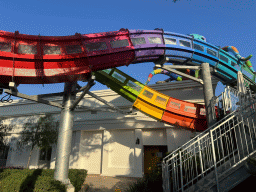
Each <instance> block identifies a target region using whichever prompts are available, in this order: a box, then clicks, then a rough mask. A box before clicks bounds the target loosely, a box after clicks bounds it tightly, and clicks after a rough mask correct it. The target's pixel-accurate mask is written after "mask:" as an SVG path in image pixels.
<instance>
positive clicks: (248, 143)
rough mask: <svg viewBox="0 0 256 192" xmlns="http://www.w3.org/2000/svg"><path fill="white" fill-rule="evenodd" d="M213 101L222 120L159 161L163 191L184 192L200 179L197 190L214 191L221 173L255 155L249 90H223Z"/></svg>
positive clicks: (254, 103) (254, 118) (255, 119)
mask: <svg viewBox="0 0 256 192" xmlns="http://www.w3.org/2000/svg"><path fill="white" fill-rule="evenodd" d="M236 97H237V98H236ZM215 99H216V100H215V101H216V102H217V105H218V106H219V107H220V108H219V110H222V111H223V117H222V119H221V120H219V121H218V122H217V123H215V124H214V125H213V126H211V127H209V128H208V129H207V130H205V131H204V132H202V133H200V134H199V135H197V136H196V137H194V138H193V139H192V140H190V141H188V142H187V143H185V144H184V145H183V146H181V147H180V148H178V149H176V150H175V151H173V152H172V153H171V154H169V155H168V156H167V157H165V158H164V159H163V162H162V174H163V175H162V176H163V190H164V191H165V192H169V191H186V190H189V189H191V187H193V186H194V187H195V185H194V184H196V183H200V182H202V181H203V180H204V184H201V185H199V184H198V185H197V187H199V188H203V187H205V190H206V191H207V189H208V188H209V187H210V186H212V185H216V186H217V191H218V185H219V181H220V180H222V179H224V178H225V174H227V173H228V172H229V171H230V170H231V169H233V168H234V167H236V166H237V165H238V164H240V163H242V162H244V161H245V160H246V159H247V158H248V157H249V156H251V155H252V154H254V153H255V149H256V130H255V129H256V126H255V122H256V113H255V111H256V110H255V106H256V100H255V99H254V98H253V96H252V94H251V93H250V91H249V92H247V94H241V93H238V91H236V90H235V89H232V88H230V87H227V89H225V92H224V93H222V94H221V95H220V96H219V97H217V98H215ZM238 101H239V102H240V103H238ZM220 104H221V105H222V106H220ZM228 111H229V112H230V113H229V114H228V113H227V112H228ZM207 187H208V188H207ZM194 190H195V188H194V189H193V191H194Z"/></svg>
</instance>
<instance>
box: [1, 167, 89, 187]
mask: <svg viewBox="0 0 256 192" xmlns="http://www.w3.org/2000/svg"><path fill="white" fill-rule="evenodd" d="M1 170H2V172H1V171H0V181H1V182H0V191H1V192H2V191H3V192H9V191H19V192H30V191H31V192H33V191H49V190H51V191H53V192H65V191H66V186H65V185H64V184H62V183H61V182H60V181H57V180H55V179H54V171H55V170H54V169H34V170H33V169H23V170H20V169H1ZM86 175H87V171H86V170H82V169H69V173H68V177H69V179H70V181H71V183H72V185H73V186H74V187H75V191H76V192H78V191H79V190H80V189H81V186H82V184H83V182H84V180H85V177H86Z"/></svg>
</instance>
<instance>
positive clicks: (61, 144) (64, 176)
mask: <svg viewBox="0 0 256 192" xmlns="http://www.w3.org/2000/svg"><path fill="white" fill-rule="evenodd" d="M76 87H77V82H66V83H65V87H64V96H63V106H64V109H62V110H61V117H60V127H59V132H58V142H57V151H56V163H55V171H54V179H56V180H59V181H61V182H62V183H63V184H65V185H68V188H69V189H74V187H73V185H72V184H71V182H70V180H69V178H68V171H69V157H70V153H71V141H72V130H73V124H74V111H73V110H71V109H70V107H71V106H72V103H73V102H74V101H75V99H76V94H72V92H73V91H75V90H76ZM70 191H73V190H70Z"/></svg>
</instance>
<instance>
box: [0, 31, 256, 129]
mask: <svg viewBox="0 0 256 192" xmlns="http://www.w3.org/2000/svg"><path fill="white" fill-rule="evenodd" d="M163 57H165V58H168V60H169V62H171V63H173V64H175V65H177V64H178V65H191V66H199V65H201V63H203V62H207V63H209V64H210V67H211V68H212V69H213V73H212V75H214V76H215V77H216V78H217V79H219V80H220V81H221V82H222V83H224V84H228V85H231V86H235V85H236V81H237V71H238V70H241V71H242V73H243V75H244V78H245V80H246V85H247V86H249V85H256V83H255V74H254V73H253V71H252V70H251V69H250V68H249V67H248V66H246V65H245V64H244V61H242V60H239V59H237V58H236V57H234V56H232V55H231V54H229V53H228V52H226V51H224V50H223V49H221V48H220V47H216V46H214V45H211V44H209V43H208V42H205V41H202V40H199V39H195V38H194V37H192V36H188V35H182V34H177V33H172V32H165V31H163V30H162V29H155V30H128V29H120V30H119V31H113V32H104V33H95V34H84V35H82V34H78V33H76V34H75V35H73V36H58V37H57V36H56V37H54V36H40V35H39V36H36V35H25V34H19V32H17V31H16V32H15V33H11V32H5V31H0V66H1V68H0V83H1V85H0V87H3V88H6V87H8V83H9V82H15V83H16V84H17V85H19V84H48V83H61V82H68V81H78V80H86V79H87V78H88V77H89V76H90V75H91V74H92V73H95V75H96V79H97V80H98V81H99V82H101V83H103V84H106V85H108V86H109V87H110V88H111V89H113V90H114V91H116V92H117V93H118V94H120V95H121V96H123V97H125V98H126V99H128V100H130V101H132V102H134V105H133V106H134V107H136V108H137V109H140V110H141V111H143V112H145V113H147V114H149V115H151V116H153V117H154V118H156V119H158V120H161V121H164V122H167V123H171V124H176V125H179V126H182V127H187V128H190V129H196V130H204V129H205V128H206V127H207V126H206V118H205V114H204V106H203V105H199V104H194V103H189V102H185V101H182V100H179V99H175V98H172V97H169V96H166V95H164V94H162V93H159V92H156V91H154V90H152V89H151V88H149V87H147V86H144V84H142V83H140V82H138V81H136V80H135V79H133V78H131V77H129V76H128V75H126V74H124V73H122V72H121V71H120V70H117V69H111V70H110V68H115V67H119V66H124V65H127V66H128V65H130V64H138V63H143V62H156V61H158V60H159V59H161V58H163ZM106 69H108V70H106ZM102 70H103V71H102Z"/></svg>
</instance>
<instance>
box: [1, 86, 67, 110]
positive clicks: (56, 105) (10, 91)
mask: <svg viewBox="0 0 256 192" xmlns="http://www.w3.org/2000/svg"><path fill="white" fill-rule="evenodd" d="M4 92H5V93H8V94H10V95H13V96H15V97H20V98H23V99H27V100H31V101H35V102H38V103H43V104H46V105H51V106H54V107H58V108H61V109H62V108H63V107H62V105H61V104H59V103H56V102H53V101H47V100H44V99H41V98H40V97H39V96H38V95H35V96H30V95H26V94H22V93H19V92H16V91H14V90H8V89H5V90H4Z"/></svg>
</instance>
